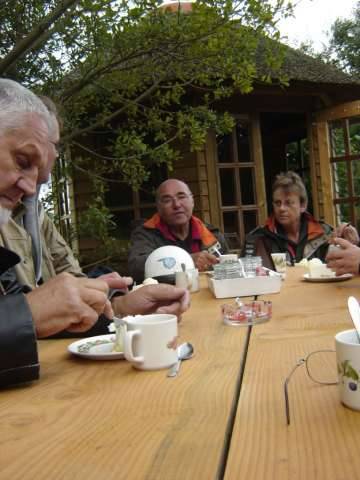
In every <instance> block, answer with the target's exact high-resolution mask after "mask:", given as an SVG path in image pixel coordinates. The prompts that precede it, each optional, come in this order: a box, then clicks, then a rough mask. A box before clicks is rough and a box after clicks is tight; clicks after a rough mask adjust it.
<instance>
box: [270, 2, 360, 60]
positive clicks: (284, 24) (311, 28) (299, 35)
mask: <svg viewBox="0 0 360 480" xmlns="http://www.w3.org/2000/svg"><path fill="white" fill-rule="evenodd" d="M356 3H357V0H294V4H296V7H295V10H294V13H295V18H289V19H287V20H283V21H281V22H280V23H279V29H280V32H281V34H282V36H287V37H288V42H286V43H288V44H289V45H291V46H293V47H296V46H299V45H300V43H301V42H306V41H309V40H311V41H312V42H313V44H314V49H315V50H317V51H320V50H322V44H327V43H328V42H327V37H326V32H329V31H330V27H331V25H332V23H333V22H334V20H336V18H339V17H340V18H350V17H351V14H352V11H353V9H354V8H355V6H356Z"/></svg>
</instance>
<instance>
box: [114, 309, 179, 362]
mask: <svg viewBox="0 0 360 480" xmlns="http://www.w3.org/2000/svg"><path fill="white" fill-rule="evenodd" d="M124 320H125V321H126V324H127V331H126V333H125V337H124V354H125V358H126V360H128V361H129V362H130V363H131V364H132V365H133V367H135V368H138V369H140V370H157V369H160V368H168V367H170V366H171V365H174V363H176V362H177V351H176V348H177V335H178V324H177V317H176V316H175V315H167V314H160V313H155V314H153V315H135V316H134V317H125V318H124Z"/></svg>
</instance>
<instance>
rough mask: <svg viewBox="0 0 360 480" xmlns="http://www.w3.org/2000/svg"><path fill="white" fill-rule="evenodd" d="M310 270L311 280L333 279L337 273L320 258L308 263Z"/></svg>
mask: <svg viewBox="0 0 360 480" xmlns="http://www.w3.org/2000/svg"><path fill="white" fill-rule="evenodd" d="M307 266H308V270H309V277H310V278H331V277H335V272H333V271H332V270H331V269H330V268H328V267H327V265H326V264H325V263H322V261H321V260H320V259H319V258H313V259H312V260H309V261H308V265H307Z"/></svg>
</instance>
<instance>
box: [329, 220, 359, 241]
mask: <svg viewBox="0 0 360 480" xmlns="http://www.w3.org/2000/svg"><path fill="white" fill-rule="evenodd" d="M333 237H336V238H338V237H340V238H344V239H345V240H348V241H349V242H350V243H352V244H354V245H358V244H359V240H360V239H359V234H358V232H357V230H356V228H355V227H353V226H352V225H349V224H348V223H342V224H341V225H339V226H338V227H337V228H336V229H335V230H334V233H333ZM331 243H336V242H334V239H332V241H331Z"/></svg>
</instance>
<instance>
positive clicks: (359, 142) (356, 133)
mask: <svg viewBox="0 0 360 480" xmlns="http://www.w3.org/2000/svg"><path fill="white" fill-rule="evenodd" d="M349 137H350V154H351V155H356V154H358V153H360V117H355V118H351V119H350V120H349Z"/></svg>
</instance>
